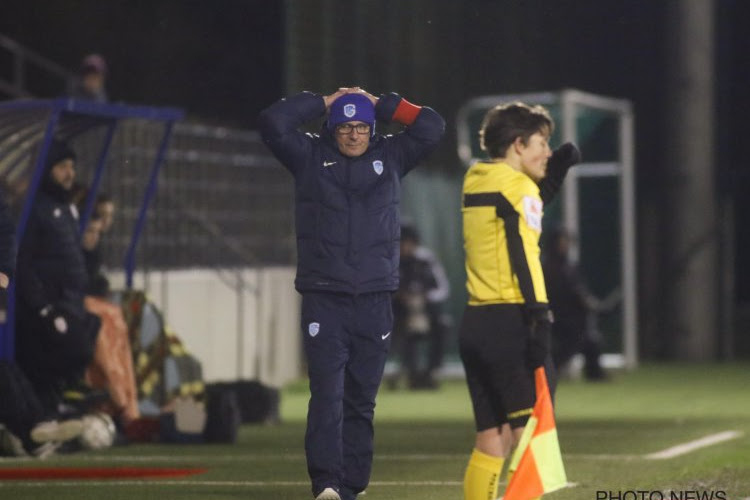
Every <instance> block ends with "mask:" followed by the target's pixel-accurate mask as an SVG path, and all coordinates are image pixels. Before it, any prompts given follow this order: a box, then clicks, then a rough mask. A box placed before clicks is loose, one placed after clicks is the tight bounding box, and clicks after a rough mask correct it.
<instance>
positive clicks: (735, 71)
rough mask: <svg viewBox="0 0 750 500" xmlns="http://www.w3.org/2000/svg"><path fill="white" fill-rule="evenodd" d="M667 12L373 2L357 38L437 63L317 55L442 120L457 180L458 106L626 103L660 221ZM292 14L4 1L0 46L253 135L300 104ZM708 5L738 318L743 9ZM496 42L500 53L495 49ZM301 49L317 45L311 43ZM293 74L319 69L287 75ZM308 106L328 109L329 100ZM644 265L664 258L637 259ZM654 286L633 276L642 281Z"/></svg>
mask: <svg viewBox="0 0 750 500" xmlns="http://www.w3.org/2000/svg"><path fill="white" fill-rule="evenodd" d="M669 1H679V0H525V1H520V0H516V1H491V0H466V1H465V2H462V3H461V4H460V5H461V7H460V8H456V7H453V6H450V7H449V6H448V5H449V4H448V3H447V1H446V2H442V1H439V0H436V1H435V2H434V4H430V3H427V4H424V3H423V4H421V5H432V6H433V7H431V8H427V9H422V10H420V9H418V8H417V9H416V10H415V8H414V5H416V4H413V5H412V6H411V7H410V8H409V9H407V8H405V6H406V5H407V4H412V3H411V2H399V1H394V0H371V1H369V2H368V1H363V2H359V3H360V4H362V5H364V4H366V5H368V6H369V7H368V8H372V5H373V4H374V5H376V6H380V5H382V8H383V11H384V13H383V15H382V16H377V17H373V18H372V22H370V23H368V24H367V25H366V26H360V27H359V28H360V29H366V32H367V33H366V36H367V37H375V38H376V39H377V37H378V36H379V33H380V32H381V31H382V30H386V29H389V27H388V24H389V23H390V24H393V23H397V24H398V25H399V26H407V24H405V23H404V18H405V17H407V16H408V18H409V21H410V22H411V23H413V22H414V21H415V19H416V20H417V21H420V22H421V23H422V26H423V27H424V30H427V31H428V33H427V35H426V36H427V38H430V37H432V38H431V39H433V40H434V41H435V47H437V49H435V48H434V47H423V48H422V49H420V50H422V51H421V52H420V50H415V49H414V47H413V46H412V45H410V43H411V40H412V38H411V37H410V33H409V32H408V31H407V30H405V31H404V33H403V36H402V37H401V40H402V45H401V46H400V47H393V46H388V47H383V51H382V52H380V51H378V52H372V53H369V54H365V55H363V54H361V51H360V52H358V51H356V50H352V45H353V44H356V43H357V40H358V38H357V37H356V36H352V37H351V38H347V39H343V40H342V39H337V40H334V41H330V40H329V41H328V42H329V43H333V44H334V45H333V50H334V51H337V50H341V51H342V52H347V53H349V54H352V55H353V58H354V57H356V58H357V59H353V58H352V59H353V60H350V61H349V62H350V64H351V65H352V67H353V68H354V67H357V65H360V66H361V65H363V64H364V65H367V67H368V69H369V70H368V72H367V74H369V75H375V76H372V77H369V78H368V79H367V81H365V82H361V81H357V82H340V85H348V84H355V83H356V84H360V85H362V86H364V87H366V88H368V90H372V91H373V92H374V93H379V92H383V91H388V90H398V91H400V92H402V93H404V95H408V96H409V97H410V98H413V100H415V101H416V102H420V103H427V104H430V105H432V106H433V107H435V108H437V109H438V110H439V111H440V112H441V113H442V114H443V115H445V116H446V118H447V119H448V123H449V130H448V134H447V135H446V141H445V143H444V144H443V145H442V148H443V150H442V151H441V155H442V156H443V157H444V158H446V161H445V162H444V164H445V165H459V162H458V159H457V157H456V153H455V128H453V119H454V118H455V112H456V110H457V108H458V106H459V105H460V104H461V103H462V102H465V101H466V100H467V99H469V98H471V97H473V96H476V95H483V94H502V93H523V92H534V91H546V90H557V89H562V88H578V89H581V90H584V91H586V92H591V93H595V94H601V95H606V96H611V97H618V98H625V99H629V100H631V101H632V102H633V105H634V110H635V116H636V164H637V193H638V194H637V197H638V203H639V210H640V211H642V212H644V211H645V212H648V213H646V214H640V216H639V220H641V221H642V220H643V218H644V217H649V216H650V213H651V212H653V215H654V216H658V215H659V214H658V212H659V211H660V210H661V209H662V207H661V206H660V203H659V201H660V200H661V199H662V193H663V192H664V190H665V188H666V187H667V186H668V185H669V183H671V182H673V180H672V179H670V178H669V177H668V175H667V174H666V171H667V169H665V168H663V165H664V164H665V151H664V148H663V144H664V134H665V131H667V130H669V127H670V124H671V120H672V119H671V117H670V116H668V114H667V113H666V110H667V109H668V108H667V106H666V103H667V102H668V101H669V99H670V93H671V92H672V90H673V89H670V88H668V86H667V83H666V82H667V81H668V79H667V78H666V68H667V67H668V63H669V59H670V57H671V55H670V54H669V53H668V52H667V49H666V47H665V43H664V39H665V36H664V34H665V29H666V28H665V27H666V26H667V25H668V24H669V23H670V19H669V14H668V12H669V9H668V8H666V7H667V5H668V3H669ZM707 1H708V0H707ZM300 2H302V0H300ZM310 3H313V4H315V5H316V7H317V6H320V8H321V9H329V12H330V17H329V19H330V22H332V23H347V22H349V21H350V19H349V17H348V16H347V12H348V9H351V8H356V5H355V4H357V3H358V2H338V1H334V0H310ZM292 4H294V2H282V1H276V0H212V1H198V0H187V1H185V0H181V1H178V0H150V1H135V0H133V1H124V0H109V1H95V0H58V1H44V0H2V4H1V5H0V33H2V34H5V35H6V36H9V37H11V38H13V39H15V40H17V41H19V42H20V43H22V44H24V45H26V46H28V47H29V48H31V49H33V50H35V51H37V52H39V53H40V54H42V55H44V56H45V57H47V58H49V59H52V60H54V61H56V62H58V63H59V64H61V65H63V66H65V67H68V68H70V69H75V68H76V67H77V66H78V63H79V61H80V59H81V57H82V56H83V55H85V54H87V53H90V52H99V53H101V54H102V55H104V56H105V58H106V59H107V61H108V63H109V65H110V74H109V80H108V91H109V94H110V98H111V100H113V101H125V102H132V103H139V104H150V105H170V106H179V107H183V108H185V109H186V111H187V112H188V116H189V117H190V119H195V120H199V121H202V122H205V123H210V124H221V125H226V126H232V127H239V128H253V127H254V126H255V122H256V117H257V114H258V112H259V111H260V110H261V109H263V108H264V107H265V106H267V105H268V104H270V103H271V102H273V101H274V100H276V99H278V98H280V97H282V96H283V95H284V94H286V93H287V92H296V91H299V90H303V89H301V88H287V87H291V85H289V81H290V80H289V78H288V68H287V59H288V58H287V55H288V53H287V47H288V45H289V44H287V42H288V40H287V38H288V36H289V34H288V32H287V31H286V27H287V26H288V17H287V14H288V9H287V7H288V6H289V5H292ZM308 5H309V4H308ZM454 5H455V4H454ZM714 5H715V7H716V27H715V32H716V68H715V92H716V103H717V110H716V111H717V123H716V130H715V133H716V138H715V139H716V142H715V144H716V148H717V149H716V151H715V158H716V161H717V163H716V165H715V166H707V168H712V167H714V171H715V172H716V175H717V190H718V193H717V194H718V196H719V198H720V199H727V200H731V201H732V202H733V203H734V214H735V221H736V228H735V232H734V235H733V237H734V250H735V256H736V264H735V277H736V290H735V295H736V297H735V298H736V302H737V303H738V304H749V303H750V231H749V230H748V225H747V223H746V222H745V218H744V215H745V214H746V213H747V212H748V211H749V210H750V197H749V196H748V194H750V176H749V175H748V168H749V167H748V160H747V158H748V152H747V147H746V146H745V143H744V141H745V140H746V139H745V138H746V136H747V133H748V125H747V122H748V116H750V96H748V93H749V92H750V57H749V56H748V54H749V53H750V43H749V41H748V40H749V37H748V33H749V32H750V2H749V1H744V0H716V1H715V2H714ZM402 7H403V10H401V9H402ZM376 9H377V7H376ZM446 12H457V13H458V14H459V15H455V16H447V15H446ZM326 15H328V13H326ZM383 19H386V20H387V21H383ZM298 22H299V21H298ZM352 29H353V30H354V29H356V27H352ZM499 31H501V32H502V33H503V35H504V37H503V40H504V41H506V45H504V46H498V39H499V37H498V32H499ZM509 34H510V36H508V35H509ZM309 35H310V34H309V33H308V36H309ZM354 35H356V33H354ZM423 35H424V33H423ZM321 38H322V37H321ZM309 40H312V41H315V42H316V43H321V44H324V43H325V40H322V39H321V40H317V39H315V36H314V34H313V35H312V37H311V38H309ZM446 40H449V41H446ZM508 40H510V42H507V41H508ZM446 43H450V44H451V46H450V48H451V50H450V51H447V50H444V51H443V52H444V57H443V60H442V61H440V58H441V57H442V56H443V54H441V53H440V44H446ZM355 48H356V47H355ZM443 48H445V46H443ZM436 52H437V54H436ZM451 54H452V55H451ZM456 54H458V56H457V55H456ZM362 57H366V60H365V61H362V60H360V59H361V58H362ZM446 60H448V61H449V62H448V63H446ZM0 62H1V61H0ZM302 63H311V64H317V61H302V62H301V63H298V64H302ZM394 65H396V66H394ZM372 66H375V68H374V69H373V68H372ZM394 67H395V68H396V69H395V70H394ZM321 71H323V69H321ZM393 71H398V72H402V73H409V74H413V75H414V76H413V77H411V79H407V80H405V81H406V84H405V85H403V86H402V87H399V88H395V89H392V88H385V87H387V86H388V85H390V84H389V80H388V74H392V72H393ZM352 74H353V75H354V74H356V72H353V73H352ZM424 74H430V75H439V76H435V77H432V80H434V81H429V82H427V84H425V83H424V82H422V81H421V80H420V78H419V75H424ZM308 80H309V79H308ZM312 81H321V82H325V81H327V80H325V79H324V78H321V79H320V80H312ZM326 85H327V84H326ZM446 89H451V91H450V92H446ZM456 89H458V90H456ZM307 90H313V91H318V92H321V93H328V92H331V91H333V90H334V88H309V89H307ZM62 91H63V89H60V88H55V87H54V86H53V87H49V88H47V89H44V93H46V94H48V95H57V94H58V93H60V92H62ZM456 168H458V167H456ZM639 251H640V252H641V253H643V252H661V251H663V249H661V248H653V247H647V248H643V246H642V245H641V246H640V247H639ZM666 258H667V259H668V256H667V257H666ZM662 260H664V259H662ZM656 261H657V262H658V261H659V259H656ZM651 271H652V270H648V269H646V270H643V269H641V273H644V272H645V273H648V272H651ZM653 272H658V269H654V270H653ZM739 335H744V334H743V333H742V332H739Z"/></svg>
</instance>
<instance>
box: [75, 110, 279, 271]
mask: <svg viewBox="0 0 750 500" xmlns="http://www.w3.org/2000/svg"><path fill="white" fill-rule="evenodd" d="M152 128H153V126H152V125H150V124H145V123H125V124H124V125H123V126H122V127H121V129H120V130H119V132H118V133H117V135H116V136H115V138H114V143H113V150H112V153H110V158H109V160H108V161H109V162H110V165H108V168H107V174H105V178H104V179H103V181H102V185H101V186H102V187H101V190H103V191H106V192H107V193H108V194H109V195H110V196H111V197H112V198H113V199H114V201H115V205H116V207H117V208H118V210H117V213H116V219H115V224H114V225H113V230H112V233H111V234H110V235H108V236H107V237H105V239H104V241H103V244H104V247H103V248H104V254H105V262H106V264H107V265H108V266H109V267H112V268H117V267H119V266H121V265H122V261H121V258H122V256H124V255H125V251H126V250H127V246H128V244H129V241H130V238H131V233H130V231H131V230H132V229H131V228H132V227H133V225H134V222H135V218H136V216H137V210H138V206H139V204H140V202H141V200H142V197H143V190H144V186H145V185H146V183H147V181H148V175H149V168H150V165H151V164H152V163H153V160H154V155H155V153H156V141H158V140H159V135H158V134H157V133H154V131H153V130H151V129H152ZM97 142H98V140H97V139H96V138H88V139H87V140H84V141H81V143H80V145H79V144H77V143H76V144H74V146H75V147H76V149H78V150H79V151H80V152H79V165H80V167H81V168H80V169H81V171H82V172H81V174H82V178H83V180H85V179H86V176H87V169H86V167H87V166H88V165H93V164H94V159H95V158H96V154H97V153H98V151H97V149H96V147H94V144H96V143H97ZM158 185H159V188H158V192H157V195H156V198H155V200H154V203H153V208H152V209H151V210H150V211H149V213H148V220H147V224H146V230H145V233H144V234H143V237H142V242H141V244H140V247H139V249H138V254H137V262H138V267H140V268H145V269H148V270H156V269H174V268H186V267H212V268H226V267H248V266H259V265H273V264H282V265H283V264H290V263H291V262H292V261H293V258H294V253H293V252H294V236H293V205H292V190H293V184H292V178H291V176H290V175H289V174H288V173H287V172H286V170H285V169H284V168H283V167H281V166H280V165H279V163H278V162H277V161H276V160H275V159H274V158H273V156H271V154H270V153H269V152H268V151H267V149H266V148H265V146H264V145H263V144H262V142H261V140H260V137H259V136H258V134H257V133H255V132H247V131H239V130H231V129H226V128H217V127H207V126H202V125H194V124H188V123H181V124H178V125H177V126H176V127H175V131H174V135H173V137H172V141H171V144H170V148H169V152H168V155H167V161H166V164H165V165H164V167H163V168H162V170H161V173H160V177H159V184H158Z"/></svg>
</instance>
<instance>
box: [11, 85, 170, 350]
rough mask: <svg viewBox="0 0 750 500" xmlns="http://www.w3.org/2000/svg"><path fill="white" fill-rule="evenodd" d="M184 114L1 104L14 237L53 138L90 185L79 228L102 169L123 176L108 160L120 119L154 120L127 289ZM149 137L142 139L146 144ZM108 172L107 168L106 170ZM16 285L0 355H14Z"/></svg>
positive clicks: (59, 102) (69, 102)
mask: <svg viewBox="0 0 750 500" xmlns="http://www.w3.org/2000/svg"><path fill="white" fill-rule="evenodd" d="M183 115H184V113H183V111H182V110H180V109H176V108H155V107H145V106H131V105H124V104H106V103H96V102H92V101H85V100H76V99H69V98H58V99H45V100H35V99H29V100H14V101H5V102H0V180H2V183H3V187H4V191H5V192H4V193H3V194H4V196H6V198H10V199H8V200H7V201H8V202H9V204H10V205H11V208H12V209H15V210H16V212H17V214H18V215H17V219H16V241H17V242H19V241H20V240H21V237H22V236H23V234H24V231H25V229H26V224H27V222H28V218H29V214H30V212H31V207H32V205H33V203H34V198H35V195H36V192H37V188H38V186H39V184H40V181H41V178H42V175H43V173H44V167H45V162H46V158H47V153H48V150H49V148H50V145H51V143H52V140H53V139H55V138H56V139H60V140H63V141H66V142H69V143H71V145H72V146H73V148H74V149H75V150H76V152H77V153H78V156H79V160H78V162H77V164H78V165H80V166H82V167H84V168H81V167H79V166H77V172H78V175H77V177H78V180H79V181H82V182H85V183H87V184H88V186H89V194H88V197H87V199H86V204H85V210H84V211H83V213H81V216H80V230H81V231H83V229H84V228H85V227H86V223H87V221H88V219H89V217H90V216H91V213H92V211H93V208H94V201H95V198H96V195H97V191H98V189H99V186H100V184H101V180H102V177H103V176H104V175H105V171H106V170H108V169H109V170H111V169H113V168H117V169H118V170H119V172H116V173H115V175H120V176H123V177H125V176H127V175H128V163H127V161H122V162H118V161H108V158H109V157H110V156H111V153H112V149H113V148H112V144H113V138H114V137H115V136H116V134H117V132H118V129H119V128H120V127H121V126H122V125H123V123H125V122H129V121H142V122H149V123H152V124H158V125H159V127H158V128H157V129H154V130H160V135H161V137H160V138H159V140H158V141H157V142H156V144H157V146H156V148H155V150H154V151H150V152H148V157H149V158H150V159H151V166H150V172H149V174H148V178H147V179H142V181H143V183H144V186H143V189H142V194H143V198H142V202H141V204H140V206H139V208H138V211H137V214H135V215H136V216H135V219H134V220H135V223H134V226H133V228H132V236H131V238H130V241H129V245H128V246H127V251H126V252H125V255H124V256H123V267H124V272H125V275H126V286H127V287H128V288H131V287H132V284H133V273H134V271H135V267H136V248H137V245H138V241H139V239H140V236H141V234H142V232H143V229H144V226H145V223H146V212H147V210H148V208H149V205H150V204H151V202H152V200H153V198H154V195H155V193H156V190H157V180H158V177H159V170H160V168H161V166H162V165H163V163H164V159H165V155H166V152H167V148H168V146H169V141H170V137H171V135H172V130H173V127H174V124H175V122H177V121H178V120H180V119H181V118H182V117H183ZM150 142H152V141H145V143H146V144H148V143H150ZM79 145H80V146H81V149H86V150H87V151H94V152H95V154H94V156H93V157H92V158H91V159H90V161H88V162H85V165H82V164H83V163H84V162H82V161H81V154H80V151H79ZM107 173H109V174H110V175H111V174H112V172H107ZM14 304H15V288H14V284H13V283H12V282H11V286H10V288H9V290H8V300H7V306H6V314H5V317H4V321H2V322H0V359H12V358H13V355H14V340H15V329H14Z"/></svg>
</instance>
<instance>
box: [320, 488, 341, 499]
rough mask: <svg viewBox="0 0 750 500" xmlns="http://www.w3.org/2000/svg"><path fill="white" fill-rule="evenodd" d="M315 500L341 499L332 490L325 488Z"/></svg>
mask: <svg viewBox="0 0 750 500" xmlns="http://www.w3.org/2000/svg"><path fill="white" fill-rule="evenodd" d="M315 500H341V497H340V496H339V494H338V493H336V490H334V489H333V488H326V489H324V490H323V491H321V492H320V494H319V495H318V496H317V497H315Z"/></svg>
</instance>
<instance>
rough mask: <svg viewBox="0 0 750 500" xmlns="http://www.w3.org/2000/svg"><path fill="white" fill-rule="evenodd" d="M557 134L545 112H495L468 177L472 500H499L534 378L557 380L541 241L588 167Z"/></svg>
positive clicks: (466, 330) (465, 351)
mask: <svg viewBox="0 0 750 500" xmlns="http://www.w3.org/2000/svg"><path fill="white" fill-rule="evenodd" d="M553 129H554V122H553V121H552V118H551V117H550V115H549V112H548V111H547V110H546V109H544V108H543V107H541V106H533V107H532V106H528V105H526V104H523V103H512V104H507V105H500V106H497V107H495V108H493V109H491V110H489V111H488V112H487V114H486V116H485V117H484V120H483V122H482V125H481V128H480V131H479V135H480V141H481V145H482V149H483V150H484V151H485V152H486V153H487V154H488V156H489V158H490V160H489V161H485V162H479V163H475V164H474V165H472V166H471V168H469V170H468V171H467V173H466V176H465V178H464V185H463V209H462V211H463V235H464V250H465V253H466V273H467V283H466V285H467V290H468V294H469V302H468V305H467V307H466V309H465V311H464V316H463V320H462V323H461V329H460V332H459V350H460V354H461V361H462V362H463V366H464V369H465V371H466V381H467V384H468V388H469V393H470V395H471V400H472V405H473V409H474V419H475V424H476V430H477V434H476V442H475V447H474V450H473V452H472V454H471V458H470V459H469V463H468V466H467V468H466V473H465V476H464V498H465V499H466V500H486V499H488V498H492V499H494V498H497V489H498V480H499V477H500V473H501V470H502V468H503V464H504V461H505V459H507V457H508V456H509V455H510V452H511V450H512V447H513V446H515V445H516V444H518V441H519V439H520V437H521V434H522V433H523V428H524V426H525V425H526V422H527V420H528V418H529V416H530V415H531V412H532V409H533V406H534V401H535V398H536V395H535V386H534V374H533V371H534V369H535V368H536V367H539V366H542V365H544V366H545V369H546V370H547V373H548V378H550V379H552V378H553V377H551V376H549V375H551V369H552V363H551V358H550V356H549V334H550V322H551V316H550V313H549V308H548V304H547V294H546V291H545V286H544V275H543V273H542V266H541V262H540V256H539V254H540V250H539V238H540V235H541V232H542V214H543V208H544V203H545V202H548V201H549V200H550V199H551V198H552V197H554V195H555V194H556V192H557V191H558V190H559V187H560V185H561V183H562V180H563V179H564V177H565V174H566V173H567V170H568V168H569V167H570V166H572V165H573V164H575V163H577V162H578V161H579V159H580V155H579V153H578V149H577V148H576V147H575V146H574V145H572V144H569V143H568V144H565V145H563V146H561V147H560V148H559V149H558V150H556V151H555V152H554V153H553V152H552V150H551V149H550V147H549V139H550V136H551V135H552V131H553ZM548 164H549V165H548ZM548 174H549V175H548Z"/></svg>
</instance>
